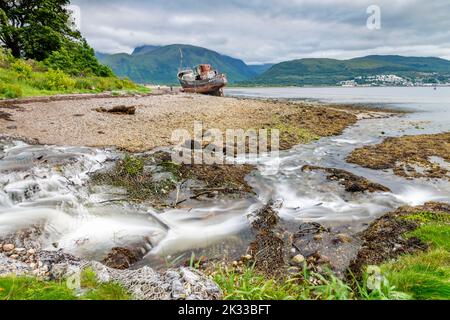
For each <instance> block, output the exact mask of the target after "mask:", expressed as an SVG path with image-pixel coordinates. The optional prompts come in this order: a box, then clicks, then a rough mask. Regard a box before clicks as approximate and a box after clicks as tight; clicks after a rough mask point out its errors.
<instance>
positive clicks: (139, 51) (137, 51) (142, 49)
mask: <svg viewBox="0 0 450 320" xmlns="http://www.w3.org/2000/svg"><path fill="white" fill-rule="evenodd" d="M159 48H161V46H150V45H145V46H141V47H137V48H135V49H134V51H133V53H132V55H133V56H136V55H139V54H146V53H150V52H152V51H155V50H156V49H159Z"/></svg>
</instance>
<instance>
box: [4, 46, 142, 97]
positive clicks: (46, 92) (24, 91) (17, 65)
mask: <svg viewBox="0 0 450 320" xmlns="http://www.w3.org/2000/svg"><path fill="white" fill-rule="evenodd" d="M105 91H114V92H116V93H117V94H120V93H148V92H150V90H149V89H148V88H145V87H143V86H139V85H137V84H135V83H133V82H132V81H130V80H128V79H119V78H117V77H97V76H85V77H73V76H70V75H68V74H66V73H64V72H63V71H60V70H53V69H48V68H47V67H45V65H44V64H42V63H38V62H35V61H31V60H29V61H25V60H20V59H14V58H13V57H11V56H9V55H7V54H5V53H4V52H1V51H0V99H11V98H21V97H35V96H51V95H56V94H73V93H100V92H105Z"/></svg>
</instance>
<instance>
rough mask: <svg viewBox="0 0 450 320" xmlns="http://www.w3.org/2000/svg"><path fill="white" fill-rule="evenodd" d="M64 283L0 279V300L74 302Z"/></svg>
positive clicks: (19, 278)
mask: <svg viewBox="0 0 450 320" xmlns="http://www.w3.org/2000/svg"><path fill="white" fill-rule="evenodd" d="M76 299H77V297H76V295H75V293H74V292H73V291H72V290H70V289H69V288H67V286H66V284H65V283H64V282H44V281H41V280H38V279H36V278H31V277H6V278H0V300H76Z"/></svg>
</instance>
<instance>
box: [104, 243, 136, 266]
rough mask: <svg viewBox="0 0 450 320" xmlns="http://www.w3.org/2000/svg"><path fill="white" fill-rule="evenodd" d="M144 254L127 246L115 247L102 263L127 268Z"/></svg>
mask: <svg viewBox="0 0 450 320" xmlns="http://www.w3.org/2000/svg"><path fill="white" fill-rule="evenodd" d="M142 256H143V254H142V252H140V251H139V250H130V249H127V248H113V249H111V252H110V253H109V254H108V255H107V256H106V258H105V259H103V261H102V263H103V264H104V265H106V266H108V267H110V268H113V269H118V270H125V269H128V268H129V267H131V265H133V264H134V263H136V262H138V261H139V260H140V259H141V258H142Z"/></svg>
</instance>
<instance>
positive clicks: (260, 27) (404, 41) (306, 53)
mask: <svg viewBox="0 0 450 320" xmlns="http://www.w3.org/2000/svg"><path fill="white" fill-rule="evenodd" d="M72 4H74V5H78V6H80V8H81V14H82V24H81V26H82V27H81V31H82V33H83V34H84V35H85V37H86V38H87V39H88V41H89V42H90V43H91V44H92V46H93V47H94V48H95V49H96V50H98V51H102V52H109V53H116V52H131V51H132V50H133V48H134V47H136V46H139V45H143V44H153V45H167V44H173V43H186V44H193V45H199V46H203V47H207V48H209V49H212V50H216V51H218V52H221V53H223V54H228V55H231V56H235V57H238V58H241V59H243V60H245V61H246V62H249V63H265V62H279V61H283V60H289V59H297V58H304V57H330V58H350V57H355V56H362V55H367V54H404V55H418V56H441V57H444V58H450V19H448V16H449V15H450V1H448V0H430V1H425V0H367V1H366V0H359V1H355V0H322V1H318V0H272V1H267V0H266V1H264V0H228V1H226V0H222V1H217V0H209V1H206V0H179V1H176V0H151V1H143V0H141V1H139V0H132V1H117V0H112V1H111V0H109V1H106V0H96V1H92V0H91V1H88V0H74V1H72ZM372 4H376V5H379V6H380V7H381V10H382V29H381V30H376V31H371V30H368V29H367V28H366V20H367V17H368V14H367V13H366V8H367V7H368V6H369V5H372Z"/></svg>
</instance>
